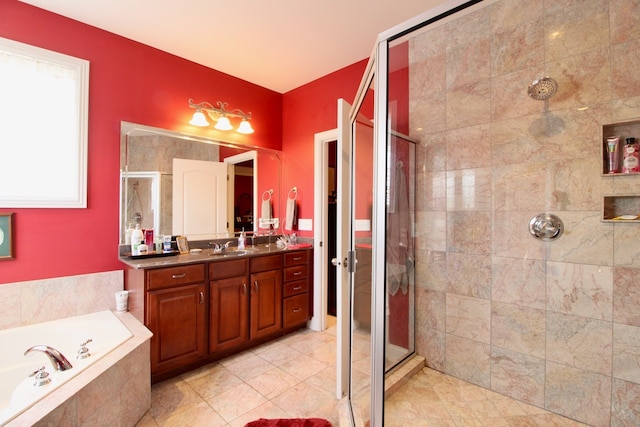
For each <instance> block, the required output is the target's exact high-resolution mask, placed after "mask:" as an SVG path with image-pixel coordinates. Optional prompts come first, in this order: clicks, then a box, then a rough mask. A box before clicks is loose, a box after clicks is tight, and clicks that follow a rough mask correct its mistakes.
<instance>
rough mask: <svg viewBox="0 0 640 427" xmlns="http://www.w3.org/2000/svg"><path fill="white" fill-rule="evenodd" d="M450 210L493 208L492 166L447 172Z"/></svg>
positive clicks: (448, 207)
mask: <svg viewBox="0 0 640 427" xmlns="http://www.w3.org/2000/svg"><path fill="white" fill-rule="evenodd" d="M446 185H447V190H446V195H447V210H448V211H490V210H491V168H479V169H463V170H454V171H448V172H447V181H446Z"/></svg>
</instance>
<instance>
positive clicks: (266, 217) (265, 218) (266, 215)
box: [260, 199, 271, 228]
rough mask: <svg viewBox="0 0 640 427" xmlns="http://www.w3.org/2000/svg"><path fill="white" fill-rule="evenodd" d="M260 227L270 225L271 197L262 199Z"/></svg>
mask: <svg viewBox="0 0 640 427" xmlns="http://www.w3.org/2000/svg"><path fill="white" fill-rule="evenodd" d="M260 226H261V227H262V228H269V227H271V199H268V200H263V201H262V216H261V217H260Z"/></svg>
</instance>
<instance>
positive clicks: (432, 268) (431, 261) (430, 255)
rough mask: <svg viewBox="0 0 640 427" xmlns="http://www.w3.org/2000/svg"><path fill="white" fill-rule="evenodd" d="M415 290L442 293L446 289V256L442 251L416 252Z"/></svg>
mask: <svg viewBox="0 0 640 427" xmlns="http://www.w3.org/2000/svg"><path fill="white" fill-rule="evenodd" d="M415 256H416V288H426V289H431V290H433V291H444V290H445V289H446V287H447V254H446V252H443V251H424V250H418V251H416V252H415Z"/></svg>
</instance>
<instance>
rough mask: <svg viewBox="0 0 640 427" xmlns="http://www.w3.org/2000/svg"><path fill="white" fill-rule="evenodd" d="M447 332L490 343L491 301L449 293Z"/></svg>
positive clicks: (447, 300) (447, 299) (447, 301)
mask: <svg viewBox="0 0 640 427" xmlns="http://www.w3.org/2000/svg"><path fill="white" fill-rule="evenodd" d="M446 304H447V313H446V319H447V324H446V332H447V334H453V335H457V336H459V337H464V338H468V339H472V340H475V341H480V342H482V343H485V344H488V343H489V342H490V340H491V302H490V301H488V300H485V299H480V298H471V297H466V296H462V295H455V294H451V293H447V298H446Z"/></svg>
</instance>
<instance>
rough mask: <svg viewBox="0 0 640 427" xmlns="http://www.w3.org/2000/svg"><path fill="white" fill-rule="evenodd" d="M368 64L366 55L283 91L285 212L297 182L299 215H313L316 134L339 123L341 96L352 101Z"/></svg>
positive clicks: (283, 190) (283, 188)
mask: <svg viewBox="0 0 640 427" xmlns="http://www.w3.org/2000/svg"><path fill="white" fill-rule="evenodd" d="M366 65H367V59H364V60H362V61H359V62H356V63H355V64H352V65H350V66H348V67H345V68H343V69H341V70H338V71H336V72H334V73H331V74H328V75H326V76H324V77H322V78H321V79H318V80H314V81H313V82H310V83H307V84H306V85H304V86H300V87H299V88H296V89H294V90H292V91H290V92H287V93H285V94H284V95H283V100H282V117H283V132H282V137H283V138H282V149H283V151H284V173H283V179H282V193H283V197H282V200H281V206H282V212H284V206H285V203H286V193H287V191H288V190H289V189H290V188H291V187H294V186H295V187H297V188H298V198H297V200H298V217H299V218H313V209H314V206H313V173H314V171H313V154H314V153H313V150H314V140H313V139H314V135H315V134H316V133H319V132H323V131H327V130H331V129H335V128H336V127H337V123H338V122H337V115H338V99H339V98H343V99H345V100H346V101H347V102H349V103H353V99H354V97H355V95H356V92H357V90H358V86H359V85H360V80H361V79H362V75H363V73H364V70H365V67H366ZM313 226H314V227H315V223H314V224H313ZM297 234H298V235H300V236H307V237H313V231H298V232H297Z"/></svg>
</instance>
